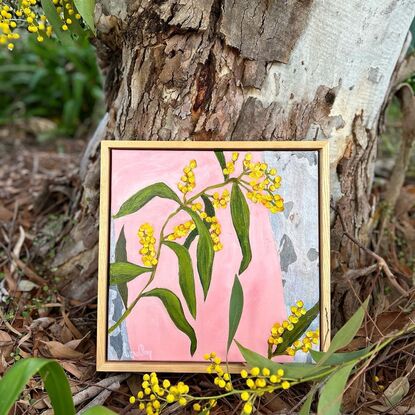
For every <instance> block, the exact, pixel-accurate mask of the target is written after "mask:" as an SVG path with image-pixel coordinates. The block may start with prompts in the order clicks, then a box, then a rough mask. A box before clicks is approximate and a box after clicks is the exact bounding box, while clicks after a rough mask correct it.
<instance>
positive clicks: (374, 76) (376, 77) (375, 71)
mask: <svg viewBox="0 0 415 415" xmlns="http://www.w3.org/2000/svg"><path fill="white" fill-rule="evenodd" d="M367 79H369V81H371V82H373V83H375V84H378V83H379V82H380V81H381V79H382V75H381V73H380V70H379V68H378V67H376V68H373V67H370V68H369V75H368V77H367Z"/></svg>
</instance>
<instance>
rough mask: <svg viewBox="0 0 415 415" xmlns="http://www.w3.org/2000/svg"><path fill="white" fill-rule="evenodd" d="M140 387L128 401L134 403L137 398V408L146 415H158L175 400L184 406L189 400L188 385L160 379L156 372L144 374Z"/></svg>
mask: <svg viewBox="0 0 415 415" xmlns="http://www.w3.org/2000/svg"><path fill="white" fill-rule="evenodd" d="M141 388H142V390H140V391H139V392H138V393H137V398H136V397H135V396H131V397H130V403H131V404H135V403H136V402H137V400H138V409H140V410H142V411H144V410H145V412H146V414H147V415H158V414H160V412H161V411H162V410H163V409H164V408H165V407H166V406H167V405H168V404H171V403H174V402H177V403H178V404H179V405H181V406H186V405H187V403H188V401H189V396H188V393H189V386H187V385H186V384H185V383H184V382H178V383H177V384H176V385H171V384H170V381H169V380H167V379H165V380H163V381H160V380H159V379H158V377H157V374H156V373H151V374H145V375H144V376H143V382H142V383H141Z"/></svg>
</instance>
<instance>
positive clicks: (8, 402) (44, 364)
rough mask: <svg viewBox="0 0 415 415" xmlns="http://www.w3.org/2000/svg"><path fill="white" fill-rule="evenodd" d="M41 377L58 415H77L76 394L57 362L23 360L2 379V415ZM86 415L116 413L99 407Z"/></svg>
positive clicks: (0, 396) (0, 403) (0, 413)
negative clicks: (73, 394) (32, 379)
mask: <svg viewBox="0 0 415 415" xmlns="http://www.w3.org/2000/svg"><path fill="white" fill-rule="evenodd" d="M35 375H40V377H41V378H42V380H43V382H44V385H45V389H46V391H47V393H48V395H49V398H50V403H51V405H52V408H53V410H54V412H55V414H57V415H75V413H76V411H75V407H74V404H73V400H72V393H71V389H70V387H69V382H68V380H67V379H66V376H65V372H64V371H63V369H62V368H61V367H60V365H59V363H57V362H55V361H53V360H47V359H38V358H30V359H23V360H20V361H19V362H17V363H16V364H14V365H13V367H12V368H11V369H10V370H9V371H8V372H7V373H6V374H5V375H4V376H3V378H2V379H0V415H7V414H8V413H9V411H10V409H11V408H12V406H13V404H14V402H15V401H17V399H19V395H20V394H21V392H22V391H23V390H24V388H25V386H26V384H27V383H28V382H29V380H30V379H31V378H32V377H33V376H35ZM84 414H86V415H110V414H114V412H112V411H110V410H109V409H106V408H103V407H100V406H97V407H94V408H91V409H89V410H87V411H86V412H84Z"/></svg>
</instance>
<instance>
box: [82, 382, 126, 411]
mask: <svg viewBox="0 0 415 415" xmlns="http://www.w3.org/2000/svg"><path fill="white" fill-rule="evenodd" d="M119 388H120V382H115V383H114V384H113V385H112V389H113V390H107V389H105V390H103V391H102V392H101V393H100V394H99V395H98V396H96V397H95V398H94V399H93V400H92V401H91V402H89V404H88V405H86V406H85V407H83V408H82V409H81V410H80V411H78V412H77V414H76V415H80V414H82V413H84V412H85V411H86V410H87V409H90V408H93V407H94V406H98V405H103V404H104V403H105V401H106V400H107V399H108V398H109V397H110V395H111V394H112V392H114V391H116V390H118V389H119Z"/></svg>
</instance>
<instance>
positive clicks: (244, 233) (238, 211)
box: [230, 183, 252, 275]
mask: <svg viewBox="0 0 415 415" xmlns="http://www.w3.org/2000/svg"><path fill="white" fill-rule="evenodd" d="M230 209H231V217H232V223H233V227H234V228H235V232H236V235H237V237H238V241H239V245H240V247H241V251H242V261H241V265H240V267H239V275H241V274H242V273H243V272H244V271H245V270H246V269H247V268H248V265H249V264H250V262H251V259H252V252H251V243H250V242H249V222H250V213H249V207H248V204H247V203H246V199H245V196H244V195H243V193H242V191H241V189H240V187H239V185H238V184H237V183H233V185H232V192H231V202H230Z"/></svg>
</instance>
